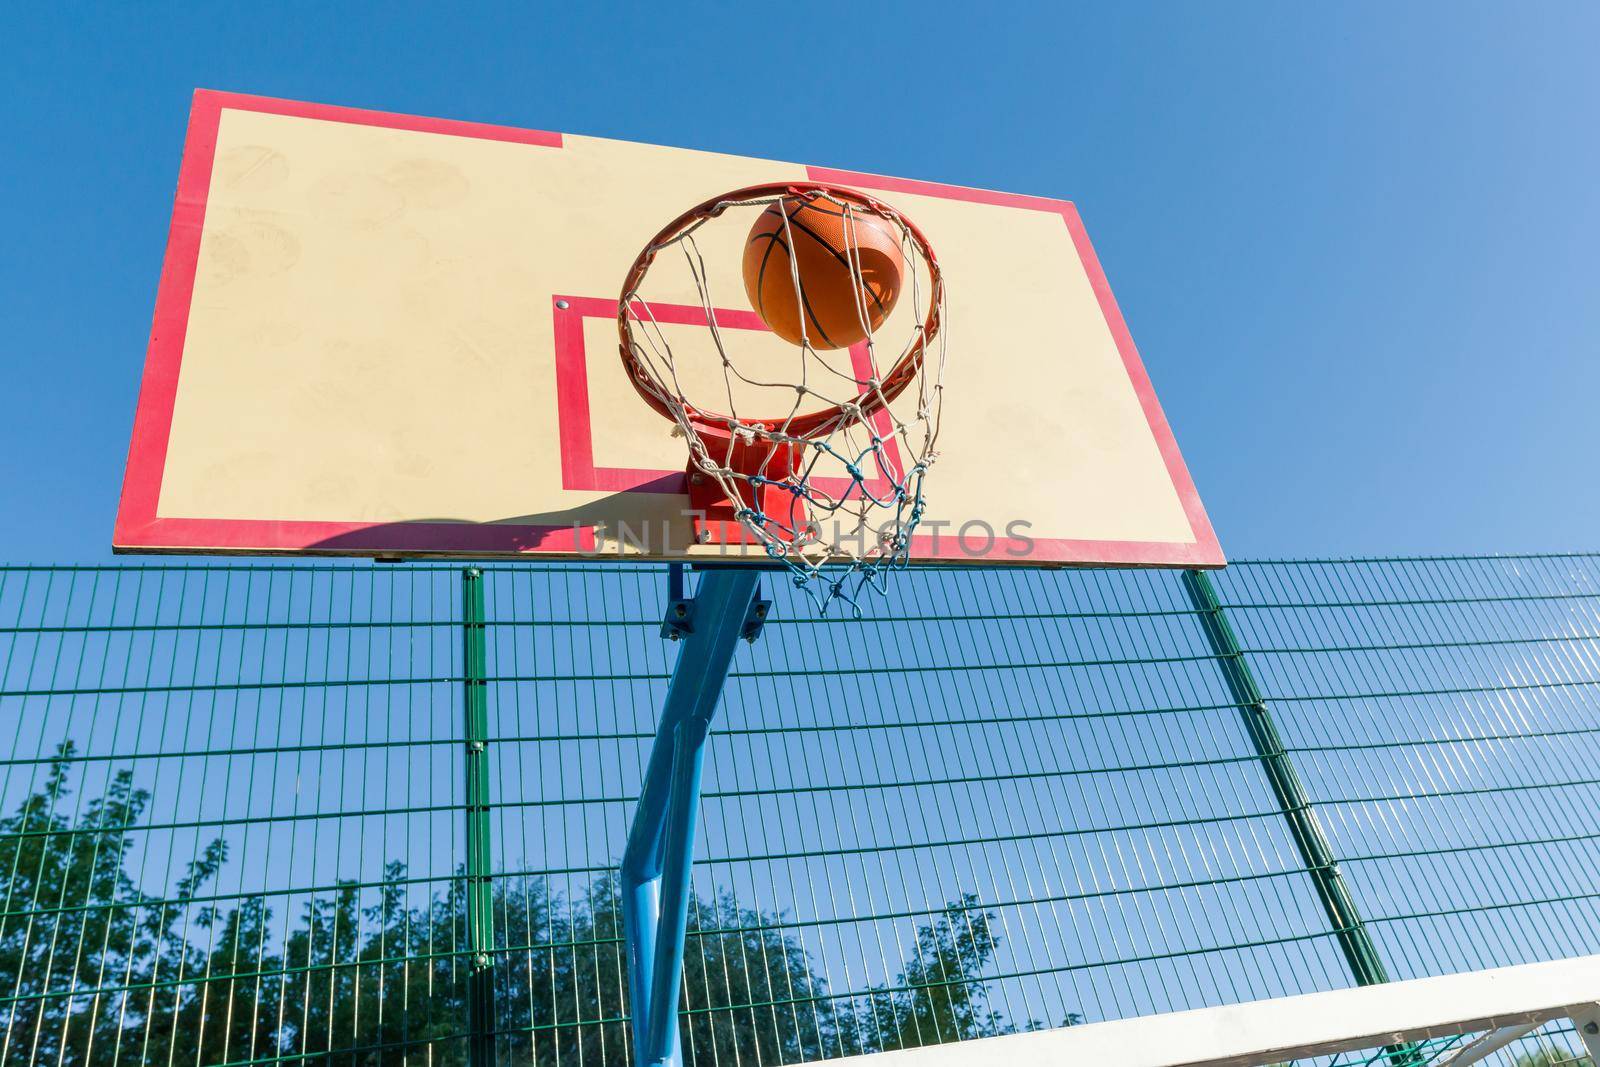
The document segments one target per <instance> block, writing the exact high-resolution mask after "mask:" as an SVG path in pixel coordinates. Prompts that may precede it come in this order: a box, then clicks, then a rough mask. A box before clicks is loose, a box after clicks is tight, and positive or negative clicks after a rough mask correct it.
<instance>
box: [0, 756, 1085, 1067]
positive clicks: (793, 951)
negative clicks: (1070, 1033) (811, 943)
mask: <svg viewBox="0 0 1600 1067" xmlns="http://www.w3.org/2000/svg"><path fill="white" fill-rule="evenodd" d="M74 765H75V761H74V751H73V748H72V746H71V745H70V744H67V745H63V746H62V747H61V748H60V749H59V750H58V752H57V755H56V758H55V760H54V761H53V762H52V763H51V764H50V765H49V766H48V768H47V773H46V774H45V777H44V781H43V783H42V785H41V786H40V787H39V788H38V789H37V791H36V792H34V793H32V794H31V795H29V796H28V797H26V798H25V799H24V801H23V802H22V803H21V804H20V805H19V806H18V808H17V810H16V811H15V813H14V814H12V815H10V816H8V817H6V818H4V819H0V1030H3V1036H0V1063H11V1062H17V1063H46V1062H48V1063H52V1064H60V1065H63V1067H68V1065H80V1064H81V1065H88V1064H118V1065H120V1064H130V1065H131V1064H153V1063H163V1064H173V1063H182V1064H197V1065H199V1064H243V1063H252V1062H260V1063H267V1062H292V1063H294V1064H297V1065H299V1064H306V1065H310V1064H319V1065H320V1064H328V1065H330V1067H331V1065H332V1064H335V1063H337V1064H340V1065H358V1064H422V1063H427V1064H431V1065H447V1064H457V1063H465V1062H466V1040H465V1038H466V1034H467V1030H468V1025H469V1024H468V1011H467V999H466V998H467V996H468V995H469V990H470V989H472V988H475V987H476V988H481V986H475V983H473V982H472V981H470V979H471V978H472V976H473V974H474V969H475V968H478V967H482V966H487V968H488V969H489V973H490V975H491V982H492V989H493V994H492V996H493V1001H494V1011H493V1020H494V1026H495V1034H496V1037H495V1040H496V1042H497V1044H498V1046H499V1049H500V1051H501V1061H502V1062H527V1061H528V1060H530V1059H531V1060H533V1061H536V1062H538V1063H540V1064H550V1065H554V1064H558V1063H562V1062H566V1063H579V1062H582V1063H593V1064H599V1065H601V1067H604V1065H606V1064H617V1065H621V1064H624V1063H626V1062H627V1061H628V1060H629V1057H628V1055H627V1052H626V1043H627V1040H628V1032H627V1023H626V1016H627V1004H626V988H627V976H626V971H625V966H626V964H625V960H624V954H623V950H622V943H621V942H622V916H621V904H620V900H621V898H620V894H619V892H618V886H617V883H616V881H615V879H614V878H606V879H598V880H595V881H594V882H592V883H590V884H589V885H588V886H587V888H586V889H585V890H584V891H583V892H582V893H581V894H579V895H578V896H576V897H570V896H566V895H561V894H555V893H552V891H551V887H550V883H549V882H548V881H547V880H546V879H544V878H542V877H525V878H502V879H497V880H496V881H495V883H494V886H493V894H492V898H491V899H492V905H493V909H494V927H495V937H496V951H495V952H494V953H492V954H491V955H490V956H489V958H488V959H487V960H486V961H485V960H479V959H476V958H474V957H473V956H471V955H470V954H469V953H468V951H467V944H466V929H467V923H466V918H467V910H466V909H467V895H466V891H465V884H466V881H465V878H464V872H462V871H459V870H458V871H456V872H453V874H452V875H451V876H450V877H448V878H445V879H441V880H439V881H438V882H437V883H428V882H426V881H421V880H414V879H412V878H410V876H409V875H408V872H407V870H406V868H405V866H404V865H402V864H400V863H397V862H391V863H389V864H388V865H387V866H386V867H385V868H384V872H383V878H382V880H381V881H380V882H379V883H378V884H376V885H372V884H367V885H357V884H355V883H350V882H340V883H337V884H336V885H335V886H334V888H332V889H331V890H327V891H322V892H316V893H305V892H301V893H296V894H276V895H274V894H265V893H263V894H259V895H250V894H242V895H241V894H223V893H220V892H218V891H217V881H218V875H219V874H220V872H221V871H222V870H223V869H224V867H225V866H226V865H227V863H228V860H229V857H228V848H227V843H226V841H225V839H223V838H217V839H215V840H213V841H210V842H209V843H206V844H204V845H203V846H202V847H200V848H199V849H198V850H197V852H196V855H195V858H194V859H193V860H192V861H191V862H190V863H188V864H187V866H186V867H185V868H184V870H183V871H182V873H181V874H180V875H179V876H178V877H177V878H176V879H175V881H174V883H173V885H172V886H171V888H170V891H168V892H166V893H164V894H160V895H157V894H153V893H150V892H147V891H146V889H144V888H141V887H139V886H137V885H136V884H135V883H134V881H133V879H132V877H131V876H130V875H129V873H128V870H127V861H128V858H129V852H130V849H131V847H132V843H133V841H134V839H135V835H136V834H137V833H138V832H139V831H137V830H136V829H134V830H132V831H130V829H129V828H130V827H137V826H138V824H139V823H140V820H141V817H142V816H143V815H144V813H145V810H146V808H147V807H148V805H149V801H150V797H149V794H148V793H146V792H145V791H144V790H142V789H139V788H136V787H135V784H134V779H133V776H132V774H131V773H129V772H122V773H119V774H117V775H115V776H114V777H113V778H112V779H111V780H110V782H109V784H108V785H107V787H106V788H105V790H104V793H103V795H102V796H99V797H96V798H94V799H93V800H91V801H89V802H88V803H86V804H82V805H78V804H75V803H71V802H69V797H70V796H71V793H72V783H71V782H70V780H69V779H70V772H71V769H72V767H73V766H74ZM69 809H70V810H72V811H74V812H75V814H74V815H73V816H71V817H69V816H68V815H66V814H64V813H65V812H67V811H68V810H69ZM430 886H437V888H436V889H432V888H430ZM419 899H421V903H416V901H418V900H419ZM993 919H994V917H993V915H991V914H990V913H988V912H986V911H984V910H983V909H982V908H981V906H980V905H979V903H978V900H977V898H976V897H975V896H972V895H970V894H969V895H966V896H963V897H961V898H960V899H958V900H956V901H953V902H951V904H950V905H949V906H948V907H947V908H946V909H945V910H944V911H943V912H941V913H939V914H937V915H935V916H933V917H932V918H931V919H930V920H929V921H928V922H926V923H923V924H920V925H918V926H917V927H916V928H915V934H914V936H913V937H911V938H910V940H909V942H908V943H907V944H906V945H903V946H901V951H902V952H903V954H904V957H905V959H906V961H907V962H906V963H905V964H904V965H903V969H902V970H901V972H900V973H899V974H897V975H895V976H894V977H893V978H892V979H889V980H885V981H883V982H881V983H878V984H875V985H872V986H870V987H869V988H867V989H866V990H864V991H862V990H852V991H845V992H844V993H835V992H833V991H832V990H830V989H829V987H828V984H827V982H826V981H825V980H824V978H823V977H821V976H820V975H819V974H818V973H817V972H816V971H815V969H814V965H813V960H812V957H811V954H810V953H809V952H808V951H807V950H806V949H805V947H804V946H803V945H802V944H801V942H800V940H799V939H798V937H797V935H796V934H795V933H794V932H793V931H794V930H795V929H796V927H795V926H794V925H793V924H786V923H785V922H784V920H783V917H782V916H780V915H777V914H773V913H769V912H763V911H760V910H757V909H752V908H749V907H745V906H743V905H741V904H740V903H739V902H738V901H737V899H736V898H735V897H734V896H733V894H732V893H729V892H722V891H719V892H716V893H713V894H712V895H711V896H710V897H706V898H702V897H699V896H696V897H694V898H693V899H692V900H691V911H690V923H689V931H690V939H689V947H688V952H687V959H686V966H685V974H684V990H683V996H684V1000H683V1003H684V1004H685V1005H687V1007H688V1011H687V1012H686V1013H685V1014H684V1015H683V1016H682V1019H681V1023H680V1025H681V1027H682V1030H681V1033H682V1036H683V1043H684V1050H685V1058H686V1060H687V1061H688V1062H689V1063H690V1064H691V1065H692V1067H712V1065H714V1064H724V1063H762V1064H774V1063H797V1062H801V1061H806V1060H813V1059H819V1058H823V1057H828V1056H837V1055H844V1054H853V1053H860V1052H873V1051H884V1050H889V1049H896V1048H905V1047H912V1046H916V1045H923V1044H928V1043H932V1042H938V1041H949V1040H954V1039H958V1038H968V1037H979V1036H986V1035H990V1034H998V1033H1004V1032H1008V1031H1010V1030H1012V1029H1015V1028H1016V1027H1015V1026H1014V1025H1013V1024H1012V1023H1011V1022H1009V1021H1008V1020H1006V1019H1005V1018H1004V1017H1003V1016H1002V1015H1000V1014H999V1013H998V1012H996V1011H994V1010H992V1009H990V1008H989V1007H988V1001H987V990H986V983H985V981H984V979H983V974H984V972H985V971H986V969H987V968H988V967H989V965H990V964H991V962H992V961H993V959H994V955H995V951H996V949H997V948H998V946H999V938H998V937H997V936H996V934H995V932H994V929H993V927H992V922H993ZM1073 1018H1074V1019H1076V1016H1074V1017H1073ZM1023 1025H1024V1026H1025V1027H1031V1026H1034V1025H1037V1024H1035V1023H1033V1022H1031V1021H1030V1022H1026V1023H1024V1024H1023Z"/></svg>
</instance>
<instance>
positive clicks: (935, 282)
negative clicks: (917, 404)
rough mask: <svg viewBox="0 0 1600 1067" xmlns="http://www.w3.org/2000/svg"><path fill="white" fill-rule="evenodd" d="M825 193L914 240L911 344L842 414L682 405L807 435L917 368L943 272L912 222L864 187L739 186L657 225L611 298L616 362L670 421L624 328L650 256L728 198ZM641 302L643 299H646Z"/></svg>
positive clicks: (711, 420)
mask: <svg viewBox="0 0 1600 1067" xmlns="http://www.w3.org/2000/svg"><path fill="white" fill-rule="evenodd" d="M822 195H826V196H829V197H832V198H834V199H835V200H841V201H844V202H845V203H848V204H852V205H855V206H857V207H860V208H863V209H865V210H867V211H870V212H872V213H873V214H875V215H879V216H882V217H883V218H887V219H889V220H890V221H893V222H896V223H899V224H901V225H904V226H905V228H906V232H907V233H909V234H910V235H911V240H912V242H913V243H915V244H916V246H917V250H918V251H919V252H921V253H922V258H923V260H924V262H926V263H927V264H928V274H929V286H928V310H927V312H926V314H925V315H924V316H923V321H922V332H921V335H920V336H919V338H918V339H917V342H916V344H914V345H912V346H911V349H910V350H909V351H907V352H906V354H905V355H904V356H901V357H900V361H899V362H898V363H896V364H895V365H894V366H893V367H892V368H890V370H889V373H887V374H885V375H884V376H883V379H882V381H881V382H880V384H879V387H878V388H877V389H874V390H871V391H870V392H867V393H863V394H862V395H861V396H860V398H859V399H858V400H857V401H856V405H855V407H856V410H855V412H854V413H851V414H847V413H846V411H845V405H843V404H835V405H833V406H832V407H827V408H823V409H822V410H820V411H812V412H806V413H804V414H800V415H793V416H784V417H781V418H776V419H736V418H734V417H732V416H730V415H722V414H719V413H717V412H714V411H706V410H702V409H700V408H697V407H695V406H694V405H692V404H690V403H688V402H687V401H685V402H684V405H683V406H684V410H685V411H686V412H687V413H688V415H689V418H690V419H691V420H692V421H695V422H700V423H704V424H709V425H714V426H721V427H728V426H730V425H744V426H752V427H757V428H765V429H773V430H777V429H781V430H783V432H785V433H787V434H789V435H790V436H793V437H810V436H812V435H813V434H815V433H817V432H819V431H821V430H825V429H834V428H836V427H839V426H842V425H846V424H848V423H850V422H858V421H860V420H862V419H865V418H867V417H869V416H871V415H872V414H874V413H875V412H877V411H879V410H881V409H882V408H884V407H886V406H887V405H888V404H889V402H890V401H892V400H894V398H895V397H897V396H899V395H900V394H901V393H903V392H905V390H906V387H907V386H909V385H910V384H911V383H912V381H913V380H915V379H916V376H917V374H918V372H919V371H921V370H922V361H923V354H924V353H925V352H926V351H927V347H928V342H930V341H932V340H933V339H934V338H935V337H937V336H938V334H939V326H940V323H939V307H940V305H941V303H942V301H941V299H940V296H941V293H942V291H943V288H944V277H943V275H942V274H941V273H940V271H939V260H938V258H937V257H936V256H935V255H934V254H933V246H932V245H930V244H929V243H928V239H927V237H925V236H924V235H923V233H922V231H921V230H920V229H918V228H917V224H916V223H914V222H912V221H911V220H910V219H908V218H906V217H905V216H904V215H902V214H901V213H900V212H899V211H897V210H895V209H894V208H892V207H890V206H889V205H887V204H885V203H883V202H882V201H881V200H876V199H874V198H872V197H870V196H868V195H866V194H865V193H861V192H857V191H856V190H854V189H850V188H847V187H845V186H843V185H833V184H831V183H827V182H777V183H773V184H770V185H750V186H746V187H745V188H743V189H735V190H733V191H732V192H728V193H723V194H722V195H721V196H716V197H713V198H711V199H710V200H707V201H705V202H703V203H701V204H697V205H695V206H694V207H692V208H690V209H689V210H688V211H685V212H684V213H683V214H681V215H679V216H678V217H677V218H675V219H673V220H672V221H671V222H669V223H668V224H667V225H666V226H665V227H663V228H662V230H661V232H660V233H658V234H656V235H655V236H654V237H653V238H651V239H650V240H649V241H648V242H646V244H645V246H644V251H642V252H640V253H639V256H638V258H637V259H635V260H634V261H633V266H632V267H630V268H629V269H628V274H627V277H626V278H625V279H624V280H623V283H622V293H621V295H620V296H619V297H618V299H617V332H618V335H619V337H620V340H621V350H622V365H623V368H624V369H625V370H626V371H627V372H628V380H629V381H631V382H633V387H634V389H635V390H637V391H638V393H639V395H640V396H642V397H643V398H644V401H645V403H647V404H649V405H650V406H651V407H652V408H654V409H655V410H656V411H657V412H659V413H660V414H661V415H662V416H663V417H665V418H667V419H671V420H673V421H676V419H677V416H676V414H674V412H673V411H672V409H671V408H669V407H668V406H667V404H666V403H665V402H664V401H663V400H662V399H661V398H660V397H658V396H656V395H655V394H654V392H652V386H651V384H650V383H651V382H652V381H653V379H652V378H651V377H650V375H649V374H648V372H647V371H646V370H645V368H644V366H643V365H642V364H640V362H639V361H638V359H637V358H635V356H634V354H633V346H632V344H631V343H630V341H631V339H632V331H631V330H630V328H629V325H628V322H629V317H628V316H629V310H628V309H629V304H630V303H631V300H632V299H637V297H636V296H635V294H636V292H637V290H638V287H639V284H640V283H641V282H642V281H643V280H644V276H645V274H646V273H647V272H648V271H649V270H650V264H651V263H652V262H653V261H654V259H655V253H656V251H657V250H659V249H660V248H661V246H662V245H664V244H666V243H667V242H669V241H671V240H672V239H673V238H675V237H677V236H678V235H679V234H681V233H682V232H683V231H684V230H686V229H688V228H689V227H690V226H692V225H694V224H695V223H696V222H699V221H701V220H702V219H710V218H716V217H717V216H718V215H721V214H722V213H723V211H725V210H727V208H728V207H729V206H730V205H731V204H734V203H738V202H740V201H746V200H759V199H761V198H763V197H789V196H799V197H805V198H806V199H814V198H816V197H818V196H822ZM645 303H648V301H646V302H645Z"/></svg>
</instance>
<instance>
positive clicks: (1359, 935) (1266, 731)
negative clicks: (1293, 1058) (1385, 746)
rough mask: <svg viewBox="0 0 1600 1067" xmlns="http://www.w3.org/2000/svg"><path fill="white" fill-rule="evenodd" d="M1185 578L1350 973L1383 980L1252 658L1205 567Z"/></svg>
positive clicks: (1369, 981)
mask: <svg viewBox="0 0 1600 1067" xmlns="http://www.w3.org/2000/svg"><path fill="white" fill-rule="evenodd" d="M1183 584H1184V588H1185V589H1187V590H1188V592H1189V599H1190V601H1191V602H1193V604H1194V609H1195V611H1196V612H1197V613H1198V614H1199V616H1200V623H1201V625H1202V626H1203V627H1204V628H1205V632H1206V639H1207V640H1208V641H1209V642H1210V643H1211V651H1212V653H1213V654H1214V655H1215V656H1216V657H1217V662H1218V663H1220V664H1221V666H1222V673H1223V677H1224V678H1226V679H1227V682H1228V688H1229V690H1231V691H1232V694H1233V699H1234V702H1235V703H1236V704H1238V705H1239V714H1240V715H1241V716H1242V717H1243V719H1244V726H1245V732H1246V733H1247V734H1249V735H1250V741H1251V743H1252V744H1254V745H1255V750H1256V755H1258V756H1260V757H1261V765H1262V767H1263V768H1264V769H1265V770H1266V772H1267V781H1268V782H1269V783H1270V784H1271V786H1272V792H1273V794H1274V795H1275V796H1276V797H1277V799H1278V806H1279V807H1280V808H1281V809H1282V810H1283V817H1284V819H1285V820H1287V822H1288V823H1289V831H1290V833H1291V834H1293V836H1294V843H1295V846H1296V847H1297V848H1298V849H1299V850H1300V859H1301V861H1302V862H1303V863H1304V864H1305V865H1306V870H1307V871H1308V872H1310V874H1311V880H1312V882H1313V884H1314V885H1315V886H1316V890H1317V896H1318V898H1320V899H1321V901H1322V909H1323V911H1325V912H1326V913H1327V916H1328V921H1329V922H1330V923H1332V924H1333V928H1334V931H1335V933H1336V934H1337V936H1338V938H1339V947H1340V948H1341V949H1342V950H1343V951H1344V958H1345V960H1346V962H1348V963H1349V965H1350V972H1351V974H1352V975H1354V977H1355V980H1356V982H1357V983H1358V984H1360V985H1377V984H1378V983H1380V982H1387V981H1388V980H1389V972H1388V971H1386V970H1385V969H1384V966H1383V960H1382V958H1381V957H1380V956H1379V955H1378V949H1377V946H1375V945H1374V944H1373V943H1372V938H1371V937H1370V936H1369V935H1368V934H1367V928H1366V926H1365V925H1363V923H1362V921H1361V913H1360V912H1358V911H1357V910H1356V905H1355V900H1354V898H1352V897H1351V896H1350V890H1349V887H1348V886H1346V885H1345V882H1344V876H1343V875H1342V874H1340V873H1339V867H1338V864H1337V863H1336V862H1335V860H1334V858H1333V850H1332V849H1331V848H1330V847H1329V845H1328V839H1327V837H1325V836H1324V835H1323V833H1322V827H1321V826H1320V825H1318V823H1317V816H1316V813H1315V812H1314V811H1312V809H1311V799H1310V798H1309V797H1307V796H1306V791H1305V786H1303V785H1302V784H1301V782H1300V776H1299V775H1298V774H1296V773H1295V770H1294V764H1293V763H1292V762H1291V761H1290V759H1289V756H1288V753H1286V752H1284V750H1283V739H1282V738H1281V737H1279V735H1278V726H1277V724H1276V723H1275V722H1273V720H1272V712H1271V710H1270V709H1269V708H1268V707H1267V702H1266V701H1265V700H1264V699H1263V698H1262V696H1261V690H1260V689H1259V688H1257V686H1256V680H1255V675H1253V674H1252V673H1251V671H1250V664H1249V663H1247V662H1246V661H1245V658H1244V652H1243V650H1242V649H1241V648H1240V647H1239V639H1238V637H1237V636H1236V635H1235V634H1234V632H1233V626H1232V625H1231V624H1230V623H1229V622H1228V616H1227V614H1226V613H1225V612H1224V611H1223V610H1222V603H1221V601H1219V600H1218V599H1217V591H1216V588H1215V587H1214V586H1213V585H1212V584H1211V577H1210V575H1208V574H1206V572H1205V571H1184V573H1183Z"/></svg>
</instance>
